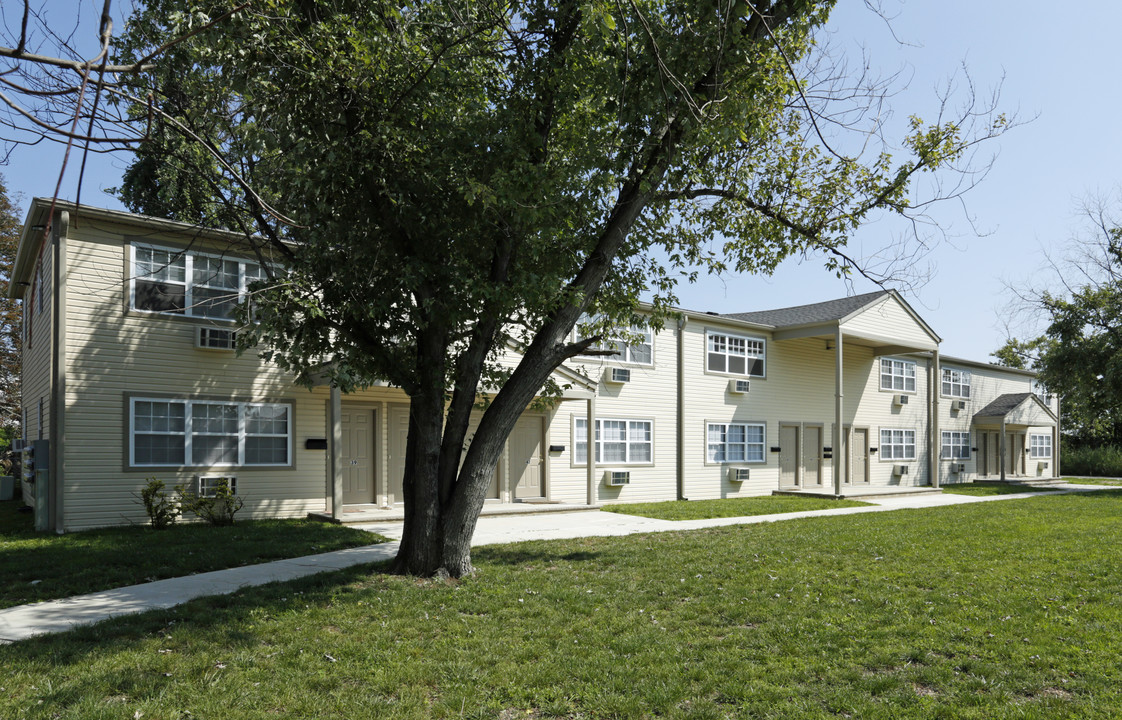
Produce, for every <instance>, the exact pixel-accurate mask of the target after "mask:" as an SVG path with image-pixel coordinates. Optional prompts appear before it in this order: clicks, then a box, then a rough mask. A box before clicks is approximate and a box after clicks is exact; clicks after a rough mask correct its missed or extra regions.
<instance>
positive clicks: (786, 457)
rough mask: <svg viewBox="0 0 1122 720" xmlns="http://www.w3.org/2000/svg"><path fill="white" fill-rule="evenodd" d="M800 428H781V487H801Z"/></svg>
mask: <svg viewBox="0 0 1122 720" xmlns="http://www.w3.org/2000/svg"><path fill="white" fill-rule="evenodd" d="M798 458H799V426H798V425H780V426H779V487H780V488H792V487H798V486H799V473H798Z"/></svg>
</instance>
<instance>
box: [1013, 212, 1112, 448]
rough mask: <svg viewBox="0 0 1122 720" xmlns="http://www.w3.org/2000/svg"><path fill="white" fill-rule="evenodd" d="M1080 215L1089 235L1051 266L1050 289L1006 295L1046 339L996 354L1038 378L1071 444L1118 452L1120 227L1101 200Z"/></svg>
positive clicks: (1019, 290) (1021, 343)
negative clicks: (1109, 446)
mask: <svg viewBox="0 0 1122 720" xmlns="http://www.w3.org/2000/svg"><path fill="white" fill-rule="evenodd" d="M1084 216H1085V217H1086V219H1087V230H1085V231H1084V232H1083V234H1081V235H1079V236H1076V237H1075V238H1073V239H1072V241H1071V242H1070V243H1069V246H1068V249H1067V254H1066V256H1065V257H1062V258H1054V259H1053V260H1052V262H1051V268H1052V270H1053V271H1054V272H1053V278H1052V280H1053V282H1052V284H1051V285H1050V289H1049V288H1045V289H1040V288H1036V289H1033V288H1026V287H1013V288H1011V291H1012V292H1013V293H1014V294H1015V295H1016V297H1017V304H1018V305H1019V309H1020V310H1022V311H1028V312H1029V313H1030V314H1031V315H1032V316H1034V317H1036V318H1042V319H1043V324H1044V327H1045V329H1044V332H1043V334H1041V335H1039V336H1037V337H1034V338H1031V339H1029V340H1018V339H1016V338H1011V339H1009V340H1007V341H1006V343H1005V345H1004V346H1002V347H1001V348H999V349H998V350H997V351H995V352H994V353H993V355H994V357H996V358H997V359H998V361H999V362H1001V363H1002V364H1004V365H1011V366H1014V367H1030V368H1032V369H1034V370H1036V371H1037V372H1038V373H1039V377H1040V382H1041V383H1042V384H1043V385H1044V387H1046V388H1047V389H1048V391H1049V392H1052V393H1057V394H1059V396H1060V398H1061V400H1062V403H1061V406H1060V407H1061V412H1062V413H1063V427H1064V431H1065V434H1066V435H1068V436H1070V437H1072V438H1073V439H1074V440H1075V441H1076V442H1078V443H1085V444H1099V443H1113V444H1117V445H1122V222H1120V220H1119V218H1118V217H1117V216H1116V215H1114V214H1113V213H1112V212H1111V211H1110V207H1109V204H1108V203H1107V202H1105V201H1096V202H1093V203H1090V204H1088V205H1087V206H1086V207H1085V208H1084ZM1038 327H1039V326H1038Z"/></svg>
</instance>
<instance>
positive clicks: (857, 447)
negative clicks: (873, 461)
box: [849, 428, 869, 485]
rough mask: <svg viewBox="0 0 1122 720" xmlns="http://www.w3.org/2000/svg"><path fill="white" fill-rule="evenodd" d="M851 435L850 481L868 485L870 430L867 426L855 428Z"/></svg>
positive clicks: (853, 483)
mask: <svg viewBox="0 0 1122 720" xmlns="http://www.w3.org/2000/svg"><path fill="white" fill-rule="evenodd" d="M851 437H852V442H850V443H849V447H850V451H851V452H852V455H851V456H850V458H849V482H850V484H852V485H866V484H868V482H869V431H868V430H867V429H866V428H854V429H853V430H852V431H851Z"/></svg>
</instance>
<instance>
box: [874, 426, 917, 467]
mask: <svg viewBox="0 0 1122 720" xmlns="http://www.w3.org/2000/svg"><path fill="white" fill-rule="evenodd" d="M878 430H879V432H878V433H877V438H878V439H879V440H880V442H879V443H878V445H877V458H879V461H880V462H897V461H904V462H909V461H914V460H915V459H916V457H917V456H918V454H919V446H918V445H916V439H917V438H918V436H919V433H917V432H916V430H915V428H901V427H882V428H878ZM886 432H887V433H896V432H899V433H904V436H903V438H901V440H902V442H900V443H893V442H891V439H890V441H889V442H887V443H886V442H885V441H884V434H885V433H886ZM908 433H911V442H910V443H909V442H908V435H907V434H908ZM889 437H890V438H891V436H889ZM909 445H911V447H912V454H911V455H907V456H900V457H897V456H896V455H893V456H892V457H888V456H886V455H885V452H884V449H885V447H897V446H899V447H901V448H907V447H908V446H909Z"/></svg>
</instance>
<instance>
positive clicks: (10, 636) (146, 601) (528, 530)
mask: <svg viewBox="0 0 1122 720" xmlns="http://www.w3.org/2000/svg"><path fill="white" fill-rule="evenodd" d="M1053 487H1054V488H1055V489H1056V490H1058V491H1061V492H1086V491H1091V490H1106V489H1110V488H1109V486H1102V485H1072V484H1061V485H1055V486H1053ZM1038 495H1040V493H1035V492H1030V493H1017V494H1014V495H991V496H986V497H973V496H970V495H949V494H942V493H933V494H925V495H915V496H902V497H889V498H883V499H875V498H869V499H868V501H869V502H871V503H874V504H872V505H869V506H867V507H855V508H840V509H836V510H810V511H806V512H795V513H784V514H781V515H756V516H751V517H735V518H713V519H708V520H678V521H673V520H655V519H652V518H643V517H637V516H634V515H621V514H619V513H606V512H600V511H598V510H581V511H574V512H563V513H562V512H557V513H548V514H541V515H516V516H506V517H503V516H489V517H481V518H480V519H479V524H478V525H477V526H476V530H475V536H474V537H473V538H472V546H473V547H476V546H480V545H495V544H504V543H512V542H521V541H524V540H559V539H569V538H579V537H609V536H620V535H635V534H639V533H650V532H669V531H678V530H697V529H701V528H710V527H724V526H728V525H751V524H756V523H767V522H777V521H780V520H791V519H794V518H805V517H821V516H826V515H856V514H860V513H870V512H886V511H890V510H904V509H915V508H929V507H942V506H945V505H962V504H966V503H976V502H995V501H998V500H1017V499H1023V498H1030V497H1036V496H1038ZM352 527H358V528H361V529H364V530H369V531H371V532H376V533H379V534H381V535H384V536H386V537H387V538H390V539H391V542H388V543H383V544H380V545H368V546H365V547H359V548H350V549H347V550H337V551H335V552H329V553H321V554H319V555H309V556H307V557H300V558H293V559H290V560H277V561H275V562H268V563H262V564H260V565H248V566H245V567H238V568H230V569H228V570H216V571H214V572H208V573H200V574H198V575H189V576H186V577H180V578H169V579H167V580H157V581H156V582H151V583H145V584H143V585H132V586H129V587H123V588H116V589H114V590H104V591H102V592H96V593H90V594H88V595H77V596H75V597H70V598H66V599H63V600H48V601H46V602H40V603H33V604H31V605H21V606H18V607H13V608H7V609H5V610H0V644H6V643H11V642H15V641H18V640H23V639H26V638H29V637H32V636H35V635H44V634H48V633H56V632H64V631H66V630H70V629H72V628H74V627H77V626H79V625H87V624H90V623H95V622H99V621H101V620H106V619H108V618H111V617H115V616H118V615H128V614H132V613H139V612H144V611H146V610H157V609H166V608H170V607H173V606H175V605H179V604H181V603H185V602H187V601H188V600H193V599H195V598H198V597H204V596H208V595H226V594H229V593H233V592H236V591H238V590H240V589H241V588H245V587H253V586H256V585H264V584H266V583H271V582H282V581H285V580H295V579H297V578H302V577H307V576H308V575H315V574H316V573H321V572H326V571H330V570H341V569H343V568H348V567H351V566H354V565H361V564H363V563H372V562H379V561H382V560H389V559H391V558H393V557H394V555H396V554H397V548H398V541H399V540H400V539H401V533H402V525H401V523H398V522H394V523H372V524H369V525H354V526H352Z"/></svg>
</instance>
